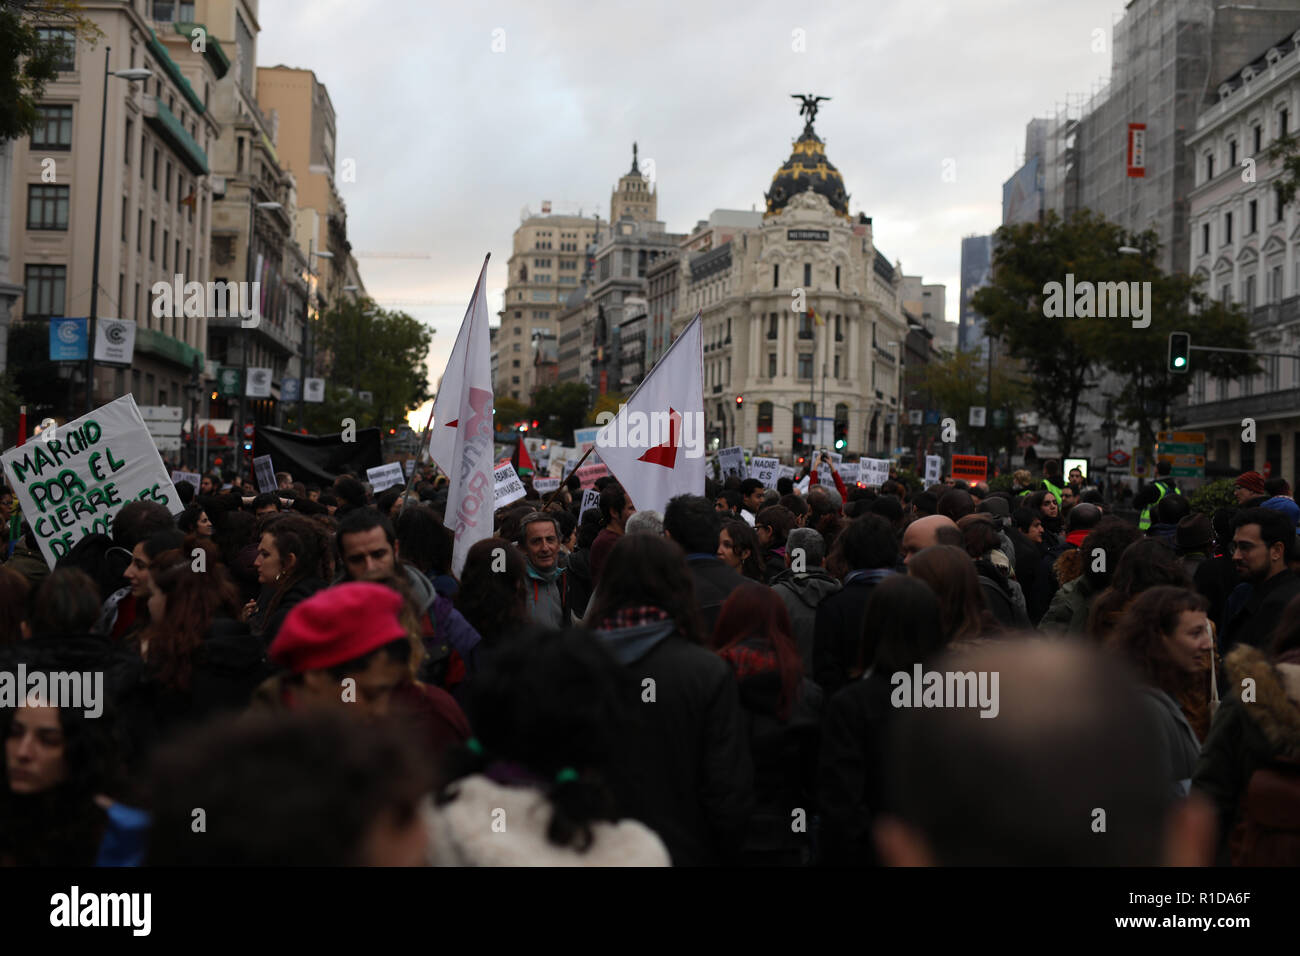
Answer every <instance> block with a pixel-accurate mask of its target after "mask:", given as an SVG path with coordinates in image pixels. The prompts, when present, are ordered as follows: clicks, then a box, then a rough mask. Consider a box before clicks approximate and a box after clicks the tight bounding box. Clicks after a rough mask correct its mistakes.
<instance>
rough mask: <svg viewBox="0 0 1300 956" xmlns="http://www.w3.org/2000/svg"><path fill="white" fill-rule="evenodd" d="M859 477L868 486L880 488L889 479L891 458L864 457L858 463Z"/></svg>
mask: <svg viewBox="0 0 1300 956" xmlns="http://www.w3.org/2000/svg"><path fill="white" fill-rule="evenodd" d="M858 469H859V472H858V473H859V474H860V475H861V477H860V478H859V479H858V480H859V481H861V482H862V483H863V484H864V485H867V486H868V487H875V488H879V487H880V486H881V485H883V484H884V483H885V482H887V481H888V480H889V459H888V458H863V459H862V460H861V461H860V462H859V463H858Z"/></svg>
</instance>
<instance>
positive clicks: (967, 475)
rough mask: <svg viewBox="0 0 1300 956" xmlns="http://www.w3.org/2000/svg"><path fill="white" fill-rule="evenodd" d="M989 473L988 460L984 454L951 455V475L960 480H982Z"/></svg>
mask: <svg viewBox="0 0 1300 956" xmlns="http://www.w3.org/2000/svg"><path fill="white" fill-rule="evenodd" d="M988 475H989V460H988V458H987V457H986V456H984V455H953V456H952V476H953V477H954V478H960V479H961V480H962V481H984V480H985V479H987V478H988Z"/></svg>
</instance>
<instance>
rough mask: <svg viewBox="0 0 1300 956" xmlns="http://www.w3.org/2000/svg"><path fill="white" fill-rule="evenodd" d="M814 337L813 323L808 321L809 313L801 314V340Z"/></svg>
mask: <svg viewBox="0 0 1300 956" xmlns="http://www.w3.org/2000/svg"><path fill="white" fill-rule="evenodd" d="M812 337H813V333H812V323H811V322H809V321H808V313H807V312H800V313H799V338H801V339H810V338H812Z"/></svg>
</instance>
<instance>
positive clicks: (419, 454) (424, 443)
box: [397, 252, 492, 518]
mask: <svg viewBox="0 0 1300 956" xmlns="http://www.w3.org/2000/svg"><path fill="white" fill-rule="evenodd" d="M491 258H492V253H490V252H489V253H488V254H487V255H485V256H484V257H483V268H482V269H480V270H479V274H480V279H479V281H480V282H481V281H482V276H483V275H484V274H485V273H486V270H487V264H488V260H489V259H491ZM474 294H475V295H478V286H477V285H475V287H474ZM444 373H445V370H444ZM436 406H437V402H436V401H435V400H434V399H432V398H431V399H429V417H428V419H427V420H426V421H425V423H424V431H423V432H422V433H421V434H420V447H419V450H418V451H416V453H415V467H414V468H412V469H411V477H410V478H408V479H406V490H405V491H403V492H402V506H401V507H400V508H398V509H397V517H399V518H400V517H401V516H402V512H403V511H405V510H406V502H407V501H409V500H410V498H411V489H412V488H414V487H415V476H416V474H417V473H419V470H420V459H421V458H423V457H424V450H425V449H426V448H428V447H429V429H431V428H432V427H433V410H434V408H435V407H436ZM434 464H435V465H438V463H437V462H436V461H435V462H434ZM438 467H439V468H441V467H442V466H441V465H438ZM447 480H448V481H451V473H450V472H448V473H447Z"/></svg>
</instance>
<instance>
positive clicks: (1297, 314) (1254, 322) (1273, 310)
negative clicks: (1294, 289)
mask: <svg viewBox="0 0 1300 956" xmlns="http://www.w3.org/2000/svg"><path fill="white" fill-rule="evenodd" d="M1297 321H1300V295H1293V296H1291V297H1290V298H1287V299H1283V300H1282V301H1281V302H1270V303H1269V304H1268V305H1261V306H1260V307H1259V308H1257V309H1254V310H1252V311H1251V313H1250V330H1251V331H1252V332H1258V331H1259V330H1261V329H1267V328H1273V327H1275V326H1280V325H1289V324H1291V323H1292V322H1297Z"/></svg>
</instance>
